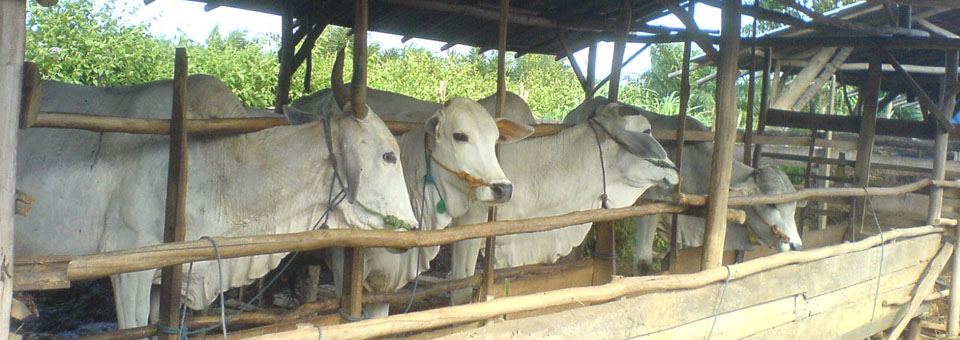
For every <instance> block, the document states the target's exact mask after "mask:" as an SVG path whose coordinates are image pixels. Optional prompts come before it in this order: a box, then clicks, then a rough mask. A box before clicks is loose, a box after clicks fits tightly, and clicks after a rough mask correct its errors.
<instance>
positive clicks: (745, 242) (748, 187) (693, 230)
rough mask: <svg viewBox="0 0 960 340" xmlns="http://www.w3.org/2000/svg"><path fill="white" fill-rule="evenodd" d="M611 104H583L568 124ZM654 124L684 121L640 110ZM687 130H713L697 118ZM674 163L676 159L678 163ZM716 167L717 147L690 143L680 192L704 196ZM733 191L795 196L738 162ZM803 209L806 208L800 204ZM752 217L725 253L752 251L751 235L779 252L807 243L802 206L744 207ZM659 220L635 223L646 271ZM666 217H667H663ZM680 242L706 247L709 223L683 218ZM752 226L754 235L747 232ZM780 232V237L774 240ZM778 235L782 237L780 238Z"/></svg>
mask: <svg viewBox="0 0 960 340" xmlns="http://www.w3.org/2000/svg"><path fill="white" fill-rule="evenodd" d="M606 102H607V99H606V98H603V97H598V98H594V99H591V100H589V101H586V102H584V103H583V104H581V106H580V107H578V108H577V109H574V110H573V111H571V112H570V114H568V115H567V118H566V119H564V123H567V124H572V123H576V122H580V121H582V120H583V119H584V117H586V116H587V115H588V113H589V112H590V110H591V109H592V108H593V107H597V106H598V105H602V104H603V103H606ZM635 109H636V110H638V111H639V112H641V114H643V115H644V116H646V117H647V118H648V119H649V120H650V124H651V125H652V126H653V128H654V129H668V130H669V129H676V128H677V126H678V124H679V122H680V120H679V116H665V115H660V114H657V113H654V112H650V111H646V110H643V109H640V108H635ZM686 128H687V130H701V131H709V130H710V128H709V127H708V126H706V125H704V124H703V123H701V122H699V121H697V120H696V119H694V118H689V117H688V118H687V124H686ZM663 146H664V148H665V149H666V150H667V154H668V155H670V157H671V158H673V157H675V156H676V147H677V144H676V143H675V142H669V141H666V142H663ZM674 160H675V159H674ZM712 162H713V143H712V142H686V143H684V147H683V164H682V166H681V168H680V172H681V173H680V179H681V183H683V184H682V185H681V189H682V190H683V192H684V193H687V194H697V195H705V194H707V191H708V189H709V186H710V167H711V163H712ZM730 189H731V190H732V191H736V192H737V194H768V195H773V194H782V193H790V192H794V191H796V189H794V187H793V184H791V182H790V180H789V178H787V175H786V173H784V172H783V170H780V169H779V168H776V167H762V168H759V169H754V168H752V167H750V166H748V165H746V164H744V163H743V162H740V161H737V160H734V162H733V174H732V176H731V179H730ZM672 193H673V191H672V189H671V190H667V189H664V188H656V189H651V190H649V191H648V192H647V194H645V195H644V197H645V198H653V199H656V198H659V199H664V198H667V199H669V198H670V197H671V196H672ZM801 203H802V202H801ZM744 208H745V209H744V210H746V212H747V221H746V225H742V224H736V223H728V224H727V235H726V239H725V242H724V244H725V248H726V249H727V250H750V249H753V247H754V246H753V243H752V242H751V240H750V233H751V232H752V233H753V234H754V235H755V238H756V240H757V241H758V242H760V244H762V245H769V246H774V247H776V248H777V249H778V250H780V251H788V250H790V249H801V248H802V241H801V240H800V236H799V233H798V232H797V225H796V221H795V220H794V213H795V211H796V208H797V202H789V203H781V204H763V205H754V206H748V207H744ZM659 217H660V216H657V215H648V216H641V217H637V218H634V220H635V221H636V223H637V233H636V235H637V236H636V237H637V247H636V249H637V254H636V255H637V256H636V260H637V262H638V263H635V264H634V266H635V268H636V266H637V265H640V266H642V267H647V266H649V265H650V264H651V263H652V260H653V249H652V245H653V239H654V234H655V233H656V228H657V223H658V221H659V219H660V218H659ZM664 217H666V215H664ZM678 223H679V225H680V239H681V240H682V244H683V245H684V246H685V247H698V246H700V245H702V244H703V229H704V223H705V221H704V219H703V218H700V217H693V216H686V215H680V216H679V221H678ZM748 226H749V230H748V229H747V227H748ZM775 230H776V234H775ZM778 235H779V236H778Z"/></svg>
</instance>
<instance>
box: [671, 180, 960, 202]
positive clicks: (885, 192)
mask: <svg viewBox="0 0 960 340" xmlns="http://www.w3.org/2000/svg"><path fill="white" fill-rule="evenodd" d="M930 185H935V186H938V187H942V188H960V180H958V181H934V180H930V179H922V180H919V181H916V182H913V183H908V184H904V185H900V186H895V187H866V188H823V189H803V190H797V191H796V192H792V193H788V194H776V195H751V196H742V195H739V196H738V195H737V194H736V193H731V194H730V199H729V202H728V203H729V204H730V206H731V207H735V206H743V205H755V204H775V203H785V202H794V201H799V200H803V199H807V198H811V197H864V196H890V195H901V194H905V193H908V192H914V191H917V190H920V189H923V188H926V187H928V186H930ZM675 199H676V202H677V203H678V204H681V205H703V204H705V203H706V201H707V197H706V196H701V195H685V194H678V195H676V197H675Z"/></svg>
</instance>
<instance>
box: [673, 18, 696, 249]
mask: <svg viewBox="0 0 960 340" xmlns="http://www.w3.org/2000/svg"><path fill="white" fill-rule="evenodd" d="M695 7H696V6H690V10H689V12H690V15H691V16H693V14H694V8H695ZM692 45H693V42H692V41H691V40H690V38H689V35H688V36H687V39H686V40H685V41H684V42H683V61H682V64H681V66H680V72H681V73H680V124H677V153H676V159H675V161H676V162H675V164H676V165H677V172H678V173H681V171H683V143H684V139H686V129H687V111H688V110H689V108H690V50H691V48H692ZM681 177H682V176H681ZM682 186H683V181H682V180H681V181H678V182H677V187H676V188H675V189H674V190H675V191H676V192H677V193H680V192H682V190H683V187H682ZM671 222H672V223H671V224H670V267H672V268H679V267H678V266H679V265H680V247H681V246H682V244H681V241H680V225H679V223H680V220H679V215H677V214H673V216H672V218H671Z"/></svg>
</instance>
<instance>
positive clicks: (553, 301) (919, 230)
mask: <svg viewBox="0 0 960 340" xmlns="http://www.w3.org/2000/svg"><path fill="white" fill-rule="evenodd" d="M943 232H946V230H945V229H944V228H939V227H930V226H926V227H916V228H906V229H897V230H892V231H888V232H885V233H883V234H882V235H875V236H872V237H870V238H867V239H864V240H863V241H860V242H855V243H846V244H840V245H836V246H831V247H824V248H818V249H814V250H808V251H799V252H785V253H779V254H775V255H771V256H768V257H764V258H760V259H756V260H753V261H749V262H745V263H741V264H736V265H732V266H729V267H728V268H713V269H707V270H704V271H701V272H699V273H694V274H677V275H658V276H642V277H628V278H623V279H620V280H617V281H614V282H612V283H608V284H606V285H603V286H598V287H597V286H594V287H578V288H567V289H560V290H554V291H549V292H544V293H540V294H532V295H523V296H512V297H504V298H500V299H496V300H492V301H487V302H482V303H476V304H472V305H464V306H455V307H448V308H441V309H435V310H429V311H422V312H415V313H409V314H403V315H395V316H391V317H388V318H382V319H374V320H365V321H361V322H356V323H353V324H345V325H334V326H325V327H324V328H323V338H324V339H363V338H374V337H382V336H387V335H391V334H399V333H404V332H414V331H418V330H424V329H431V328H437V327H443V326H447V325H451V324H458V323H465V322H471V321H476V320H482V319H486V318H490V317H492V316H495V315H500V314H508V313H517V312H524V311H530V310H536V309H542V308H549V307H554V306H561V305H566V304H581V305H582V304H590V303H602V302H607V301H610V300H614V299H617V298H620V297H623V296H628V295H631V296H633V295H640V294H648V293H654V292H661V291H667V290H679V289H690V288H696V287H702V286H704V285H708V284H711V283H714V282H723V281H724V280H725V279H729V280H736V279H740V278H743V277H746V276H749V275H753V274H757V273H760V272H762V271H766V270H770V269H773V268H777V267H782V266H786V265H791V264H797V263H807V262H812V261H817V260H820V259H824V258H827V257H831V256H838V255H843V254H849V253H851V252H855V251H862V250H865V249H870V248H872V247H874V246H876V245H878V244H880V243H882V242H884V241H890V240H894V239H899V238H905V237H917V236H922V235H928V234H931V233H943ZM728 269H729V272H728ZM319 336H320V334H319V330H318V329H317V328H316V326H313V325H309V324H304V325H302V327H300V329H298V330H295V331H289V332H283V333H275V334H269V335H263V336H260V337H254V338H251V339H258V340H267V339H291V340H295V339H317V338H318V337H319Z"/></svg>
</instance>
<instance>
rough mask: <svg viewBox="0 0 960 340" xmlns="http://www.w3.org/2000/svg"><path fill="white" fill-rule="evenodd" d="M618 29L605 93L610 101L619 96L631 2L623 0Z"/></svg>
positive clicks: (615, 99) (630, 15)
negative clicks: (608, 87) (608, 83)
mask: <svg viewBox="0 0 960 340" xmlns="http://www.w3.org/2000/svg"><path fill="white" fill-rule="evenodd" d="M620 12H621V14H620V25H621V26H620V29H619V30H617V36H616V41H614V43H613V62H612V63H610V90H609V91H607V92H608V93H609V95H608V96H607V97H608V98H610V101H617V99H619V95H620V70H621V69H622V68H623V66H622V65H623V64H622V63H623V53H624V50H625V49H626V48H627V35H628V34H630V23H631V22H632V18H633V1H631V0H624V1H623V8H622V9H620Z"/></svg>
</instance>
